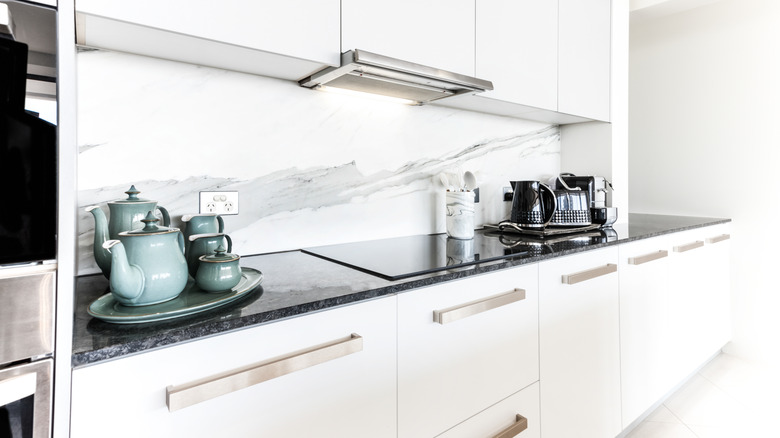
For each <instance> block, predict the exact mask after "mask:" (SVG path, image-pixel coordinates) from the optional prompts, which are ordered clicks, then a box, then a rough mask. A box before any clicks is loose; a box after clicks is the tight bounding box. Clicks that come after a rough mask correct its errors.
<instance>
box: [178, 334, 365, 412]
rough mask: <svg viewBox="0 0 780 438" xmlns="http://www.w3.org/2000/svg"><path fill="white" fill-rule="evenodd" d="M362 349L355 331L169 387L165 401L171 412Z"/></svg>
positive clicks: (361, 340) (359, 338) (361, 342)
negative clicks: (268, 358)
mask: <svg viewBox="0 0 780 438" xmlns="http://www.w3.org/2000/svg"><path fill="white" fill-rule="evenodd" d="M362 350H363V338H362V337H361V336H360V335H357V334H355V333H353V334H352V335H350V336H349V337H347V338H346V339H339V340H336V341H331V342H328V343H325V344H322V345H317V346H314V347H310V348H307V349H305V350H301V351H298V352H295V353H293V354H290V355H288V356H283V357H281V358H276V359H271V360H268V361H265V362H260V363H256V364H252V365H249V366H247V367H243V368H238V369H235V370H231V371H227V372H225V373H222V374H218V375H215V376H209V377H205V378H203V379H199V380H195V381H192V382H189V383H185V384H182V385H176V386H173V385H171V386H168V387H167V388H166V389H165V392H166V397H165V399H166V400H165V402H166V404H167V405H168V411H169V412H175V411H178V410H179V409H183V408H186V407H188V406H192V405H194V404H197V403H200V402H203V401H206V400H211V399H213V398H216V397H219V396H221V395H225V394H229V393H231V392H234V391H238V390H239V389H244V388H248V387H250V386H253V385H257V384H258V383H262V382H265V381H268V380H271V379H275V378H277V377H281V376H284V375H286V374H290V373H293V372H295V371H300V370H302V369H304V368H309V367H311V366H314V365H319V364H321V363H325V362H328V361H331V360H333V359H338V358H340V357H343V356H347V355H350V354H352V353H357V352H359V351H362Z"/></svg>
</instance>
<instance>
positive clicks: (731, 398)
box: [697, 372, 754, 414]
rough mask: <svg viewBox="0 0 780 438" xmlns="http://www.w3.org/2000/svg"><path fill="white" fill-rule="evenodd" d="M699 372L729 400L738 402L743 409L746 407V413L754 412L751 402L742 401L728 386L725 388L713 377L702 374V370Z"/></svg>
mask: <svg viewBox="0 0 780 438" xmlns="http://www.w3.org/2000/svg"><path fill="white" fill-rule="evenodd" d="M697 374H698V375H699V376H701V378H703V379H704V380H706V381H708V382H710V383H711V384H712V386H714V387H715V388H717V389H718V390H719V391H720V392H721V393H723V395H725V396H726V397H727V398H728V399H729V400H731V401H732V402H734V403H735V404H737V405H738V406H739V407H741V408H742V409H744V410H745V412H746V413H748V414H749V413H751V412H753V410H754V408H753V406H750V405H749V404H747V403H746V402H743V401H742V400H741V399H740V398H739V397H737V396H735V395H734V394H732V393H730V392H729V391H728V390H726V388H723V387H721V386H720V385H718V383H717V382H715V381H713V380H712V379H709V378H707V377H706V376H704V375H703V374H701V372H698V373H697Z"/></svg>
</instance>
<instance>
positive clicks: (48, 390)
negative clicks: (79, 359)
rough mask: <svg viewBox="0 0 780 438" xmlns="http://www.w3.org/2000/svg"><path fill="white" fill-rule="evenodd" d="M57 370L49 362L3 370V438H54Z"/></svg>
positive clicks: (0, 375) (0, 405) (0, 423)
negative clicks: (55, 374) (53, 392)
mask: <svg viewBox="0 0 780 438" xmlns="http://www.w3.org/2000/svg"><path fill="white" fill-rule="evenodd" d="M53 368H54V360H52V359H45V360H40V361H37V362H32V363H27V364H24V365H19V366H15V367H11V368H7V369H2V370H0V397H2V399H0V411H3V412H2V414H3V415H0V436H3V437H9V438H23V437H32V438H46V437H50V436H51V415H52V404H51V403H52V402H51V401H52V383H53V378H52V372H53Z"/></svg>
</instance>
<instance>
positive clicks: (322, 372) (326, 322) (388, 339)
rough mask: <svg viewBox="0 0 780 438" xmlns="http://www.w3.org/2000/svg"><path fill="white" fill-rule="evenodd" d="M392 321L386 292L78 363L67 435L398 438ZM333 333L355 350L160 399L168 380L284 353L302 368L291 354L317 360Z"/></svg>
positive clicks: (177, 381) (187, 379) (184, 380)
mask: <svg viewBox="0 0 780 438" xmlns="http://www.w3.org/2000/svg"><path fill="white" fill-rule="evenodd" d="M395 322H396V298H395V297H390V298H382V299H377V300H374V301H369V302H363V303H359V304H356V305H352V306H347V307H343V308H338V309H333V310H328V311H324V312H320V313H316V314H312V315H307V316H302V317H298V318H293V319H290V320H286V321H279V322H274V323H273V324H269V325H265V326H260V327H256V328H251V329H246V330H241V331H237V332H233V333H228V334H224V335H220V336H214V337H211V338H207V339H203V340H199V341H196V342H191V343H186V344H181V345H177V346H174V347H170V348H163V349H160V350H156V351H152V352H149V353H143V354H139V355H136V356H130V357H126V358H122V359H118V360H114V361H110V362H105V363H101V364H98V365H94V366H88V367H84V368H79V369H76V370H74V371H73V381H72V382H73V386H72V418H71V435H72V436H74V437H79V438H89V437H105V436H112V437H141V436H143V437H166V438H167V437H174V436H181V437H257V436H268V437H291V438H298V437H314V436H333V437H356V438H362V437H366V436H372V437H376V436H380V437H387V438H391V437H393V438H394V437H396V436H397V435H396V377H395V376H396V374H395V361H396V356H395V347H396V345H395V341H396V338H395V332H396V325H395ZM353 333H355V334H357V335H359V336H361V337H362V349H361V348H357V346H356V344H354V343H352V342H354V340H355V339H356V338H354V337H352V336H351V335H352V334H353ZM334 341H336V342H339V344H338V345H349V346H350V348H351V350H349V351H347V352H341V353H345V355H343V356H340V357H335V358H332V359H331V360H328V361H325V362H321V363H318V364H315V365H312V366H310V367H305V368H302V369H298V370H297V371H293V372H289V373H287V374H284V373H281V374H283V375H281V376H280V377H276V378H272V379H270V380H267V381H263V382H262V383H258V384H255V385H253V386H249V387H247V388H244V389H238V390H235V391H234V392H230V393H227V394H225V395H221V396H218V397H216V398H213V399H210V400H206V401H203V402H200V403H198V404H194V405H192V406H189V407H184V408H182V409H180V410H176V411H174V412H170V411H169V408H168V407H167V406H166V388H168V387H169V386H173V387H174V388H177V389H178V388H179V387H180V386H181V385H185V384H189V383H193V382H194V383H195V384H196V385H195V386H196V387H201V386H199V385H197V384H200V383H205V382H204V381H201V380H200V379H204V380H209V379H212V378H214V377H215V376H220V375H222V374H224V373H226V372H229V371H233V370H236V369H242V368H244V367H248V366H254V365H255V364H258V363H263V364H268V363H270V364H271V367H274V366H275V365H274V363H276V364H277V365H280V366H279V367H280V368H283V367H282V366H281V364H282V363H287V362H284V361H285V360H287V359H289V360H291V361H293V362H294V363H292V364H291V366H292V367H293V368H300V367H301V366H300V365H301V364H300V363H299V362H296V361H299V360H306V361H308V360H314V362H318V360H317V358H318V357H319V356H318V355H319V354H324V353H323V351H324V349H323V344H325V343H332V342H334ZM342 341H344V342H347V343H348V344H341V343H340V342H342ZM360 343H361V342H358V344H360ZM307 349H314V352H313V353H307V352H306V350H307ZM337 349H338V347H337ZM346 353H348V354H346ZM276 360H282V362H274V361H276ZM264 369H268V368H264ZM179 401H180V400H179Z"/></svg>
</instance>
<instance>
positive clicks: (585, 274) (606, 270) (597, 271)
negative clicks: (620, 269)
mask: <svg viewBox="0 0 780 438" xmlns="http://www.w3.org/2000/svg"><path fill="white" fill-rule="evenodd" d="M613 272H617V265H616V264H614V263H608V264H606V265H604V266H599V267H598V268H593V269H587V270H585V271H580V272H575V273H574V274H568V275H562V276H561V282H562V283H564V284H577V283H580V282H583V281H587V280H592V279H594V278H596V277H601V276H602V275H607V274H611V273H613Z"/></svg>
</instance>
